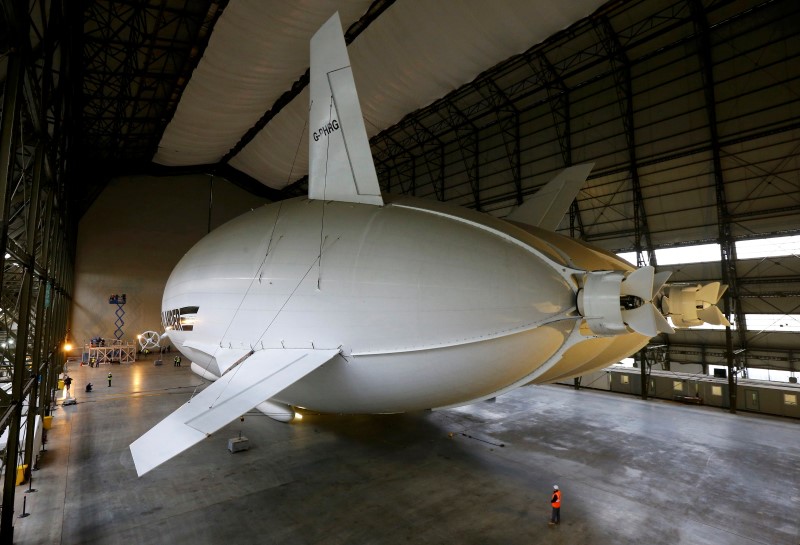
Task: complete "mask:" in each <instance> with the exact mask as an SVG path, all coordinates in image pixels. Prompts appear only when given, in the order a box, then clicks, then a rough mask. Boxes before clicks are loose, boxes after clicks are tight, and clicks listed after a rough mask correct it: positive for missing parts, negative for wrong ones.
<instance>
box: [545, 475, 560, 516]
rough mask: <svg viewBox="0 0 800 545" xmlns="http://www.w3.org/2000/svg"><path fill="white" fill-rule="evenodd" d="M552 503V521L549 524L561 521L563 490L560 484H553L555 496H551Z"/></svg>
mask: <svg viewBox="0 0 800 545" xmlns="http://www.w3.org/2000/svg"><path fill="white" fill-rule="evenodd" d="M550 505H552V506H553V514H552V515H550V522H549V523H548V524H558V523H559V522H561V490H559V489H558V485H557V484H554V485H553V496H552V497H551V498H550Z"/></svg>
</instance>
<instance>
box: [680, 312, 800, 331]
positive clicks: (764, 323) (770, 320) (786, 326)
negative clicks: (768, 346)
mask: <svg viewBox="0 0 800 545" xmlns="http://www.w3.org/2000/svg"><path fill="white" fill-rule="evenodd" d="M744 317H745V320H746V321H747V330H748V331H758V332H762V331H769V332H779V333H798V332H800V314H745V316H744ZM731 327H736V323H735V319H734V317H733V316H731ZM698 329H725V326H721V325H712V324H703V325H701V326H697V327H693V328H692V330H694V331H697V330H698Z"/></svg>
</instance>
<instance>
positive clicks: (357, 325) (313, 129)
mask: <svg viewBox="0 0 800 545" xmlns="http://www.w3.org/2000/svg"><path fill="white" fill-rule="evenodd" d="M310 96H311V109H310V122H309V132H310V134H309V136H310V138H309V147H310V149H309V157H310V165H309V195H308V198H297V199H293V200H287V201H282V202H278V203H274V204H271V205H267V206H264V207H262V208H260V209H257V210H254V211H252V212H249V213H247V214H245V215H244V216H241V217H239V218H237V219H235V220H233V221H231V222H229V223H227V224H225V225H223V226H222V227H220V228H219V229H216V230H215V231H213V232H211V233H210V234H209V235H207V236H206V237H205V238H203V239H202V240H201V241H200V242H199V243H198V244H197V245H195V246H194V247H193V248H192V249H191V250H190V251H189V252H188V253H187V254H186V255H185V256H184V257H183V259H182V260H181V261H180V263H179V264H178V265H177V267H176V268H175V270H174V271H173V272H172V275H171V276H170V278H169V281H168V282H167V286H166V288H165V291H164V298H163V319H164V325H165V327H166V328H167V330H169V338H170V341H171V342H172V344H173V345H174V346H175V347H176V348H177V349H178V350H180V352H181V353H183V354H184V355H185V356H186V357H187V358H188V359H190V360H191V361H192V362H193V363H192V369H193V370H194V371H195V372H197V373H198V374H200V375H201V376H204V377H206V378H209V379H212V380H215V382H214V383H213V384H211V385H210V386H209V387H207V388H206V389H205V390H203V391H202V392H201V393H200V394H198V395H196V396H195V397H194V398H193V399H192V400H191V401H189V402H187V403H186V404H184V405H183V406H181V407H180V408H179V409H178V410H177V411H175V412H174V413H172V414H171V415H170V416H168V417H167V418H166V419H164V420H163V421H162V422H160V423H159V424H157V425H156V426H155V427H154V428H153V429H151V430H150V431H148V432H147V433H145V434H144V435H143V436H142V437H140V438H139V439H138V440H136V441H135V442H134V443H133V444H132V445H131V451H132V453H133V458H134V462H135V465H136V469H137V472H138V473H139V475H142V474H144V473H146V472H148V471H150V470H151V469H153V468H154V467H156V466H157V465H159V464H161V463H163V462H164V461H166V460H168V459H169V458H171V457H173V456H175V455H176V454H178V453H180V452H181V451H183V450H185V449H186V448H188V447H190V446H191V445H193V444H195V443H197V442H198V441H200V440H202V439H203V438H205V437H206V436H207V435H208V434H211V433H213V432H215V431H217V430H218V429H220V428H222V427H223V426H225V425H226V424H227V423H229V422H230V421H232V420H234V419H235V418H237V417H239V415H241V414H244V413H245V412H247V411H249V410H251V409H252V408H254V407H258V408H259V409H260V410H262V411H263V412H265V413H267V414H270V415H271V416H273V417H276V418H278V419H285V420H289V419H291V416H292V415H293V409H292V407H293V406H295V407H305V408H308V409H312V410H316V411H323V412H337V413H392V412H403V411H411V410H418V409H436V408H442V407H449V406H455V405H463V404H467V403H471V402H473V401H478V400H482V399H487V398H491V397H494V396H497V395H499V394H501V393H503V392H505V391H507V390H509V389H511V388H515V387H517V386H520V385H523V384H526V383H529V382H538V383H541V382H548V381H553V380H556V379H563V378H567V377H572V376H578V375H581V374H583V373H586V372H588V371H591V370H594V369H598V368H602V367H605V366H607V365H609V364H611V363H614V362H616V361H619V360H620V359H621V358H624V357H626V356H628V355H630V354H632V353H634V352H636V351H637V350H639V349H640V348H641V347H643V346H644V345H645V344H646V343H647V341H648V339H649V338H650V337H651V336H653V335H656V334H657V333H658V332H659V331H661V332H671V331H672V328H671V327H670V325H669V324H668V322H667V321H666V320H665V318H664V316H663V315H662V313H661V312H659V311H658V310H657V309H656V306H655V305H654V304H653V301H654V299H655V300H656V302H657V303H659V299H660V297H661V296H660V293H659V291H660V289H661V286H662V284H663V282H664V280H666V278H665V277H664V276H663V274H662V273H659V274H658V275H655V274H654V270H653V269H652V268H650V267H645V268H642V269H638V270H634V269H633V267H631V266H630V265H628V264H627V263H626V262H624V261H622V260H620V259H619V258H617V257H615V256H614V255H611V254H608V253H606V252H604V251H603V250H599V249H596V248H592V247H590V246H588V245H586V244H583V243H581V242H579V241H576V240H573V239H569V238H566V237H562V236H560V235H557V234H555V233H553V232H552V231H550V229H553V228H555V226H557V224H558V222H559V221H560V219H561V217H562V216H563V214H564V211H565V210H566V209H567V207H568V206H569V204H570V203H571V201H572V200H573V198H574V196H575V195H576V194H577V192H578V190H579V189H580V186H581V185H582V184H583V182H584V181H585V179H586V176H587V175H588V173H589V169H590V168H591V165H582V166H578V167H573V168H569V169H567V170H565V171H564V172H562V173H561V174H560V175H559V176H558V177H557V178H555V179H554V180H553V181H551V182H550V183H549V184H547V185H546V186H545V187H544V188H543V189H542V190H540V191H539V192H538V193H537V194H536V195H535V196H534V197H533V198H532V199H531V200H529V201H527V202H526V203H524V204H523V205H521V206H520V207H519V208H518V209H517V210H515V211H514V212H513V213H512V214H511V215H510V216H509V217H508V218H507V219H506V220H501V219H497V218H494V217H491V216H488V215H485V214H481V213H479V212H475V211H471V210H467V209H464V208H461V207H456V206H448V205H446V204H443V203H438V202H430V201H426V200H420V199H415V198H411V197H399V196H390V195H382V194H381V192H380V189H379V186H378V180H377V176H376V173H375V167H374V165H373V162H372V157H371V154H370V148H369V143H368V140H367V135H366V130H365V128H364V122H363V119H362V117H361V109H360V106H359V102H358V96H357V94H356V89H355V84H354V81H353V76H352V71H351V69H350V61H349V58H348V55H347V49H346V47H345V43H344V39H343V36H342V28H341V23H340V21H339V17H338V15H334V16H333V17H332V18H331V19H330V20H329V21H328V22H327V23H326V24H325V25H323V27H322V28H321V29H320V30H319V31H318V32H317V33H316V34H315V35H314V37H313V38H312V39H311V89H310ZM667 276H668V273H667ZM712 291H714V295H715V296H718V295H719V291H720V290H719V286H718V285H716V286H715V287H714V288H713V289H712ZM684 292H685V290H684V291H682V292H681V293H682V296H681V297H682V298H675V301H673V304H672V308H671V312H673V313H675V312H676V311H678V310H679V309H680V308H683V307H686V308H688V309H690V310H689V311H687V312H691V311H692V310H695V309H696V308H697V307H696V304H695V303H696V300H695V298H694V293H696V288H693V289H692V290H690V292H688V293H684ZM707 298H708V297H707ZM717 298H718V297H717ZM712 299H713V297H712ZM682 302H685V304H683V303H682ZM710 302H711V303H716V299H714V300H713V301H710ZM662 306H663V305H662ZM705 307H706V310H705V312H706V314H707V315H708V316H711V317H712V319H720V318H721V317H719V316H718V314H719V311H718V310H717V309H716V307H711V308H712V309H713V310H708V307H709V304H708V303H705ZM689 318H691V319H694V320H698V318H697V313H696V312H695V314H694V315H692V316H691V317H689ZM689 318H687V319H689ZM721 319H724V318H721ZM698 323H700V322H699V321H698Z"/></svg>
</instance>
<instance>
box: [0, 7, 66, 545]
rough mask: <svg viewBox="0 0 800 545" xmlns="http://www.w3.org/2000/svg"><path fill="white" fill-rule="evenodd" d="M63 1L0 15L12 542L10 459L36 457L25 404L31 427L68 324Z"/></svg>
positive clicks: (0, 310)
mask: <svg viewBox="0 0 800 545" xmlns="http://www.w3.org/2000/svg"><path fill="white" fill-rule="evenodd" d="M61 7H62V5H61V3H58V2H56V3H46V2H33V3H29V2H25V1H17V0H11V1H8V2H5V3H4V4H3V9H2V13H0V17H2V21H1V22H2V28H3V29H4V30H7V31H8V33H7V35H8V36H9V37H10V39H9V42H8V43H7V44H2V45H3V47H5V48H6V49H5V50H4V51H0V53H2V54H4V55H5V56H6V57H7V59H8V70H7V71H6V73H5V74H3V76H4V86H3V101H2V104H3V106H2V108H3V109H2V111H1V112H0V210H1V211H2V212H0V213H1V214H2V216H1V217H0V256H3V257H2V259H3V267H2V269H0V327H2V329H3V334H4V335H3V336H1V337H2V341H3V342H2V352H0V358H1V359H0V364H2V370H3V372H4V373H5V380H6V381H9V382H10V383H11V390H10V392H9V395H8V396H5V398H4V402H3V406H2V407H0V431H2V430H4V429H6V428H7V429H8V445H7V448H6V452H5V457H6V459H5V463H6V468H7V469H6V472H5V480H4V486H3V500H2V501H3V510H2V515H0V543H12V540H13V514H14V491H15V490H14V489H15V484H16V483H15V480H16V467H17V466H18V465H19V466H23V465H27V467H28V469H29V470H30V468H31V467H32V466H33V463H34V462H35V457H36V453H34V452H33V441H32V435H33V434H27V435H28V437H27V439H26V443H25V446H24V448H20V426H21V423H22V418H21V417H22V408H23V404H24V402H25V401H26V400H27V402H28V420H27V423H28V428H27V429H33V422H35V419H36V417H37V416H43V415H44V414H45V411H46V410H49V399H50V395H51V392H50V391H49V389H48V388H49V387H50V386H51V385H55V379H56V377H57V375H58V372H59V371H60V368H61V364H62V363H63V355H61V354H59V353H58V350H57V347H58V340H57V339H59V338H63V336H64V331H65V327H66V312H67V306H66V304H65V303H66V298H67V297H68V293H69V290H70V288H69V287H68V286H71V271H68V270H66V269H68V268H69V267H70V266H71V261H72V258H71V256H72V255H73V254H74V252H73V251H72V250H71V248H74V244H70V240H69V238H70V236H71V234H74V223H71V222H70V221H69V210H67V208H66V188H65V184H64V166H65V161H66V153H65V149H66V144H67V141H68V140H67V138H66V136H65V135H64V134H63V133H62V131H63V130H64V128H65V126H66V125H67V123H65V121H66V118H65V116H66V115H67V113H68V112H69V108H67V107H66V101H67V100H68V98H69V96H70V95H69V92H68V91H67V89H66V88H67V87H68V83H67V81H68V78H67V77H66V73H67V72H68V70H67V66H68V63H69V60H68V58H69V54H68V51H69V47H68V43H67V42H68V41H67V40H66V39H65V33H64V29H65V27H66V25H65V24H64V19H63V14H62V13H61ZM32 40H34V41H33V42H32ZM56 59H60V61H59V62H60V64H59V65H57V66H56V65H55V64H54V63H55V60H56ZM50 248H55V249H57V252H58V253H57V254H55V255H57V256H58V258H57V259H56V258H55V257H54V254H53V252H51V251H50Z"/></svg>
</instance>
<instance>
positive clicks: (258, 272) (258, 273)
mask: <svg viewBox="0 0 800 545" xmlns="http://www.w3.org/2000/svg"><path fill="white" fill-rule="evenodd" d="M282 209H283V202H279V203H278V213H277V214H275V223H273V224H272V230H271V231H270V233H269V242H267V251H266V252H264V259H262V260H261V263H260V264H259V266H258V267H257V268H256V271H255V274H253V278H251V279H250V284H249V285H248V286H247V289H246V290H245V292H244V293H243V294H242V298H241V299H240V300H239V304H238V305H236V310H235V311H234V312H233V315H232V316H231V319H230V321H229V322H228V325H227V326H226V327H225V331H224V332H223V333H222V337H220V341H221V340H222V339H224V338H225V336H226V335H227V334H228V331H230V329H231V326H232V325H233V321H234V320H235V319H236V316H237V315H238V314H239V310H241V308H242V304H244V300H245V299H246V298H247V294H248V293H250V289H251V288H252V287H253V284H255V282H256V280H257V279H258V278H260V276H261V271H262V270H263V269H264V264H265V263H266V262H267V258H268V257H269V251H270V249H271V248H272V240H273V238H274V237H275V231H276V229H277V227H278V220H279V219H280V217H281V210H282ZM218 349H219V347H217V350H218ZM217 350H214V353H213V354H212V355H211V357H210V358H209V359H208V362H206V365H205V367H204V368H203V371H205V372H206V373H209V371H208V368H209V366H210V365H211V361H212V360H214V359H215V358H216V356H217ZM209 374H213V373H209ZM195 393H197V389H196V388H195V391H194V392H192V397H190V398H189V401H191V400H192V398H193V397H194V396H195Z"/></svg>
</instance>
